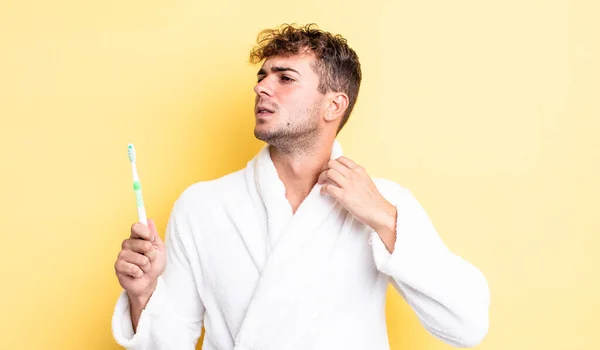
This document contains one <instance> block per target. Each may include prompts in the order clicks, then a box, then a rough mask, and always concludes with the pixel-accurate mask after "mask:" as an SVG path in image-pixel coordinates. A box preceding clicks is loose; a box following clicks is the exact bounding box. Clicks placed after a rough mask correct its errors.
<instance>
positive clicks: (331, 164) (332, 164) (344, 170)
mask: <svg viewBox="0 0 600 350" xmlns="http://www.w3.org/2000/svg"><path fill="white" fill-rule="evenodd" d="M328 169H335V170H337V171H338V172H339V173H340V174H342V175H344V177H350V175H351V170H350V168H348V167H347V166H346V165H344V164H342V163H340V162H339V161H337V160H336V159H331V160H330V161H328V162H327V163H325V166H324V167H323V171H324V170H328Z"/></svg>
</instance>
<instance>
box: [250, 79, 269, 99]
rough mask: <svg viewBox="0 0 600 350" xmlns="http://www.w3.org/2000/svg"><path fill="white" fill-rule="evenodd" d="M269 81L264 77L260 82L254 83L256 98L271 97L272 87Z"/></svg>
mask: <svg viewBox="0 0 600 350" xmlns="http://www.w3.org/2000/svg"><path fill="white" fill-rule="evenodd" d="M269 81H270V79H269V78H268V77H265V78H263V79H262V80H261V81H260V82H258V83H256V85H255V86H254V92H255V93H256V96H258V97H260V96H269V97H271V96H273V87H272V86H271V85H272V84H271V83H270V82H269Z"/></svg>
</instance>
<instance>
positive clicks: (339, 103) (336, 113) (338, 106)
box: [325, 92, 349, 122]
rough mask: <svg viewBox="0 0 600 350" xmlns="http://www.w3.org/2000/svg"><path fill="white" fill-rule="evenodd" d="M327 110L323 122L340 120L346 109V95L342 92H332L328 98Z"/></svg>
mask: <svg viewBox="0 0 600 350" xmlns="http://www.w3.org/2000/svg"><path fill="white" fill-rule="evenodd" d="M328 101H329V102H328V103H327V109H326V110H325V121H328V122H332V121H334V120H336V119H340V120H341V118H342V116H343V115H344V113H345V112H346V108H348V102H349V99H348V95H346V94H345V93H343V92H334V93H331V95H330V96H329V97H328Z"/></svg>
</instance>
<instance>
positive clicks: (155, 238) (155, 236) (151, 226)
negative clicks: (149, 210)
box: [148, 219, 164, 246]
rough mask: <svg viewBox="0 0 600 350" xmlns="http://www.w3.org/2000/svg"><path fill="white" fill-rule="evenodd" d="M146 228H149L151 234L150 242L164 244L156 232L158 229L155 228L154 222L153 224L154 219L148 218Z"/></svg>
mask: <svg viewBox="0 0 600 350" xmlns="http://www.w3.org/2000/svg"><path fill="white" fill-rule="evenodd" d="M148 228H149V229H150V233H151V234H152V243H154V244H155V245H158V246H161V245H164V243H163V241H162V239H161V238H160V235H159V234H158V230H157V229H156V224H154V220H152V219H148Z"/></svg>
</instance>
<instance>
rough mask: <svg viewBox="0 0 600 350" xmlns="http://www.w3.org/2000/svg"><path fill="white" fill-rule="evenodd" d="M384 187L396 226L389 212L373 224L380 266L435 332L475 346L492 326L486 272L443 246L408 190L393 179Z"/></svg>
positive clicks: (373, 241)
mask: <svg viewBox="0 0 600 350" xmlns="http://www.w3.org/2000/svg"><path fill="white" fill-rule="evenodd" d="M382 187H384V188H382V189H384V191H382V192H384V193H385V192H387V193H388V196H386V197H387V198H388V199H389V201H390V202H391V204H392V205H393V207H395V208H396V213H397V215H396V218H395V220H392V222H394V223H395V225H393V226H390V224H389V222H390V221H389V216H387V218H388V219H387V220H383V221H381V224H380V225H374V226H375V227H377V229H376V230H375V232H373V233H372V235H371V240H370V241H371V244H372V246H373V254H374V258H375V263H376V266H377V268H378V269H379V270H380V271H381V272H383V273H385V274H387V275H389V276H390V277H391V280H392V284H393V285H394V287H395V288H396V290H397V291H398V292H399V293H400V294H401V295H402V296H403V297H404V299H405V300H406V301H407V302H408V304H409V305H410V306H411V307H412V309H413V310H414V311H415V312H416V314H417V316H418V318H419V320H420V321H421V323H422V324H423V325H424V327H425V328H426V329H427V330H428V331H429V332H430V333H431V334H433V335H434V336H436V337H438V338H439V339H441V340H443V341H445V342H446V343H448V344H451V345H453V346H456V347H471V346H475V345H477V344H478V343H480V342H481V340H482V339H483V338H484V337H485V335H486V334H487V330H488V326H489V316H488V310H489V303H490V293H489V288H488V284H487V281H486V278H485V276H484V275H483V274H482V273H481V271H479V270H478V269H477V268H476V267H475V266H473V265H471V264H470V263H469V262H467V261H465V260H463V259H462V258H460V257H459V256H457V255H455V254H453V253H452V252H451V251H450V250H449V249H448V248H447V247H446V246H445V245H444V243H443V242H442V240H441V239H440V237H439V235H438V233H437V232H436V230H435V228H434V226H433V224H432V223H431V221H430V219H429V217H428V216H427V214H426V212H425V210H424V209H423V208H422V207H421V205H420V204H419V203H418V201H417V200H416V199H415V198H414V196H413V195H412V194H411V193H410V192H409V191H408V190H407V189H403V188H401V187H400V186H399V185H397V184H395V183H393V182H384V183H383V184H382ZM382 217H384V218H385V217H386V216H382ZM386 222H387V224H384V223H386ZM374 226H371V227H373V228H374V229H375V227H374ZM394 226H395V227H394ZM390 228H392V229H390ZM390 248H391V249H390ZM390 252H391V253H390Z"/></svg>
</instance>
